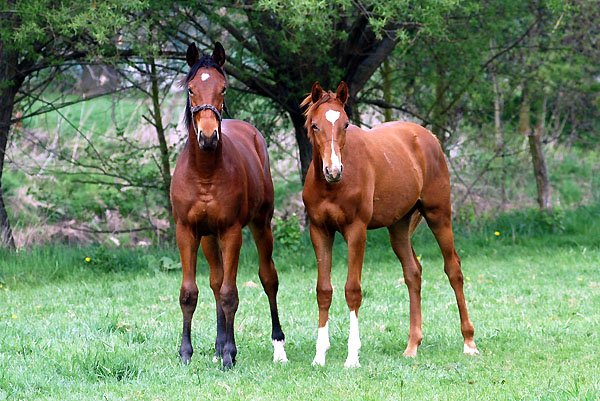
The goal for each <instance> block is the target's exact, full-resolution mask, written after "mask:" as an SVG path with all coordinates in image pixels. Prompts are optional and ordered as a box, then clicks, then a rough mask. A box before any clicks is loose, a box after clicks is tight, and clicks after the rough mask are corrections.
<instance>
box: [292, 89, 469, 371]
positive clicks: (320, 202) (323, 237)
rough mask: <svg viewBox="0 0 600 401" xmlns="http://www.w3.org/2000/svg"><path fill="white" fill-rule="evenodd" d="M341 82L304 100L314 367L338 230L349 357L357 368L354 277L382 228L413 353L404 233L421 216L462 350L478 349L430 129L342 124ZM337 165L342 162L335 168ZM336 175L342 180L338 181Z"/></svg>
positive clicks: (416, 323)
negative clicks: (399, 280)
mask: <svg viewBox="0 0 600 401" xmlns="http://www.w3.org/2000/svg"><path fill="white" fill-rule="evenodd" d="M347 100H348V87H347V85H346V84H345V83H344V82H342V83H340V85H339V86H338V88H337V92H336V93H335V94H334V93H332V92H324V91H323V90H322V89H321V86H320V85H319V83H315V84H314V85H313V87H312V91H311V94H310V95H309V96H308V97H307V98H306V99H305V100H304V101H303V102H302V106H306V105H308V106H309V107H308V109H307V111H306V129H307V131H308V135H309V137H310V140H311V142H312V145H313V161H312V163H311V165H310V167H309V169H308V173H307V175H306V181H305V183H304V191H303V193H302V197H303V200H304V204H305V205H306V209H307V211H308V216H309V219H310V236H311V240H312V243H313V247H314V250H315V255H316V257H317V265H318V281H317V302H318V304H319V330H318V337H317V345H316V356H315V358H314V361H313V365H314V364H317V365H324V364H325V354H326V352H327V350H328V349H329V332H328V330H329V329H328V327H329V325H328V319H329V307H330V305H331V297H332V292H333V289H332V286H331V250H332V245H333V240H334V235H335V232H336V231H339V232H340V233H341V234H342V235H343V237H344V239H345V240H346V242H347V243H348V278H347V280H346V286H345V291H346V302H347V304H348V308H349V309H350V335H349V338H348V358H347V359H346V363H345V364H344V366H346V367H358V366H360V364H359V361H358V352H359V350H360V346H361V343H360V337H359V334H358V309H359V308H360V305H361V301H362V292H361V286H360V281H361V273H362V266H363V257H364V253H365V241H366V238H367V230H368V229H374V228H380V227H386V228H387V229H388V231H389V236H390V242H391V245H392V248H393V249H394V252H395V253H396V256H397V257H398V259H400V262H401V263H402V270H403V273H404V279H405V282H406V285H407V286H408V294H409V297H410V330H409V335H408V346H407V347H406V350H405V351H404V355H405V356H408V357H414V356H416V355H417V348H418V347H419V345H420V343H421V340H422V338H423V336H422V334H421V265H420V263H419V261H418V260H417V258H416V256H415V252H414V250H413V248H412V243H411V239H410V238H411V235H412V233H413V232H414V230H415V229H416V227H417V225H418V224H419V222H420V220H421V216H424V217H425V220H426V221H427V224H428V225H429V227H430V229H431V231H432V232H433V234H434V236H435V238H436V240H437V242H438V244H439V247H440V249H441V251H442V255H443V257H444V270H445V272H446V274H447V276H448V278H449V280H450V285H451V286H452V288H453V289H454V293H455V295H456V302H457V304H458V311H459V314H460V321H461V331H462V335H463V338H464V352H465V353H467V354H476V353H478V351H477V347H476V346H475V342H474V340H473V332H474V330H473V324H472V323H471V321H470V320H469V315H468V313H467V306H466V303H465V297H464V295H463V276H462V272H461V269H460V259H459V257H458V255H457V253H456V251H455V249H454V237H453V233H452V218H451V213H450V207H451V206H450V179H449V173H448V168H447V166H446V160H445V158H444V154H443V152H442V148H441V146H440V144H439V142H438V140H437V139H436V138H435V136H433V134H431V132H429V131H428V130H427V129H425V128H423V127H421V126H419V125H417V124H412V123H407V122H398V121H395V122H389V123H385V124H381V125H379V126H377V127H375V128H373V129H371V130H362V129H360V128H358V127H356V126H354V125H349V124H348V117H347V115H346V113H345V112H344V105H345V104H346V101H347ZM342 163H343V164H342ZM342 177H343V179H342Z"/></svg>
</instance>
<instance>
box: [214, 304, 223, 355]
mask: <svg viewBox="0 0 600 401" xmlns="http://www.w3.org/2000/svg"><path fill="white" fill-rule="evenodd" d="M223 347H225V313H224V312H223V308H222V307H221V306H220V305H219V304H218V303H217V339H216V340H215V357H217V358H221V357H223Z"/></svg>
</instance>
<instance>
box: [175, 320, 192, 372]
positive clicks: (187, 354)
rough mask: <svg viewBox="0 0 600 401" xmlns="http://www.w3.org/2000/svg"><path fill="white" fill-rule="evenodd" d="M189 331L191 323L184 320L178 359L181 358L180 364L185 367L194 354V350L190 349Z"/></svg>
mask: <svg viewBox="0 0 600 401" xmlns="http://www.w3.org/2000/svg"><path fill="white" fill-rule="evenodd" d="M191 329H192V321H191V320H187V321H186V320H184V321H183V332H182V334H181V346H180V347H179V357H180V358H181V362H182V363H183V364H184V365H187V364H188V363H189V362H190V359H191V358H192V354H193V353H194V349H193V348H192V341H191V338H190V337H191Z"/></svg>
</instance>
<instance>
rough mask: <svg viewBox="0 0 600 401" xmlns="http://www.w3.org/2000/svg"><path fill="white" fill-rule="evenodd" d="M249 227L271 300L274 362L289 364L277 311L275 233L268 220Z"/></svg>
mask: <svg viewBox="0 0 600 401" xmlns="http://www.w3.org/2000/svg"><path fill="white" fill-rule="evenodd" d="M249 227H250V231H251V232H252V236H253V238H254V242H255V243H256V249H257V251H258V259H259V267H258V277H259V278H260V282H261V284H262V286H263V289H264V291H265V293H266V294H267V298H268V299H269V308H270V311H271V323H272V331H271V343H272V344H273V362H287V361H288V359H287V355H286V353H285V349H284V345H285V335H284V334H283V331H282V330H281V324H280V322H279V312H278V310H277V290H278V288H279V279H278V277H277V270H275V264H274V263H273V258H272V255H273V232H272V231H271V225H270V223H269V222H268V220H267V219H261V220H260V221H259V222H258V223H257V224H254V223H252V224H250V226H249Z"/></svg>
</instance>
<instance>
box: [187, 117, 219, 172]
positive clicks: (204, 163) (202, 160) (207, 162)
mask: <svg viewBox="0 0 600 401" xmlns="http://www.w3.org/2000/svg"><path fill="white" fill-rule="evenodd" d="M222 145H223V136H222V135H221V138H220V139H219V144H218V145H217V148H216V149H215V150H202V149H200V145H198V140H197V139H196V134H194V132H193V131H192V129H191V128H190V130H189V134H188V152H189V155H190V156H189V160H190V163H191V165H192V166H193V169H194V171H195V172H196V174H197V175H198V176H200V177H210V176H212V175H213V174H214V173H215V171H217V169H218V168H219V167H220V165H221V162H222V160H223V146H222Z"/></svg>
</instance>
